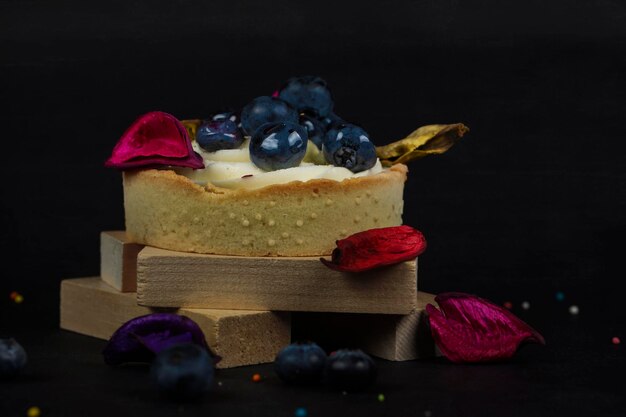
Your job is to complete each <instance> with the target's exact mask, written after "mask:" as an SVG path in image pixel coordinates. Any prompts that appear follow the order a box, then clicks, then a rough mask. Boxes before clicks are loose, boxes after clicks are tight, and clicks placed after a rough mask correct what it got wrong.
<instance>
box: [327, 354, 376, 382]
mask: <svg viewBox="0 0 626 417" xmlns="http://www.w3.org/2000/svg"><path fill="white" fill-rule="evenodd" d="M376 375H377V370H376V363H375V362H374V360H373V359H372V358H371V357H370V356H369V355H367V354H366V353H364V352H363V351H361V350H360V349H356V350H352V349H341V350H338V351H336V352H334V353H332V354H331V355H330V356H329V357H328V360H327V361H326V368H325V377H326V382H327V383H328V384H329V385H331V386H334V387H336V388H340V389H346V390H350V389H352V390H360V389H364V388H366V387H368V386H370V385H371V384H372V383H374V381H375V380H376Z"/></svg>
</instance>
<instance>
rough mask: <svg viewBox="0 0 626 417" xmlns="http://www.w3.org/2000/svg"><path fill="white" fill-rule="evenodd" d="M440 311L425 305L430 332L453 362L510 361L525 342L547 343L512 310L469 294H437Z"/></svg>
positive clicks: (436, 298) (440, 348)
mask: <svg viewBox="0 0 626 417" xmlns="http://www.w3.org/2000/svg"><path fill="white" fill-rule="evenodd" d="M435 301H436V302H437V304H439V308H440V309H441V310H438V309H437V308H436V307H435V306H433V305H432V304H428V305H427V306H426V312H427V313H428V316H429V322H430V327H431V332H432V335H433V338H434V340H435V343H436V344H437V346H438V347H439V350H441V352H442V353H443V355H444V356H445V357H446V358H448V359H449V360H451V361H452V362H457V363H463V362H490V361H498V360H504V359H509V358H511V357H512V356H513V355H514V354H515V352H516V351H517V350H518V348H519V347H520V345H521V344H522V343H539V344H542V345H544V344H545V340H544V338H543V336H541V334H539V332H537V331H536V330H534V329H533V328H532V327H530V326H529V325H528V324H526V323H524V322H523V321H522V320H520V319H519V318H517V317H516V316H515V315H514V314H513V313H511V312H510V311H509V310H507V309H505V308H502V307H500V306H498V305H496V304H494V303H492V302H490V301H487V300H484V299H482V298H479V297H476V296H474V295H470V294H464V293H457V292H449V293H443V294H439V295H437V297H435Z"/></svg>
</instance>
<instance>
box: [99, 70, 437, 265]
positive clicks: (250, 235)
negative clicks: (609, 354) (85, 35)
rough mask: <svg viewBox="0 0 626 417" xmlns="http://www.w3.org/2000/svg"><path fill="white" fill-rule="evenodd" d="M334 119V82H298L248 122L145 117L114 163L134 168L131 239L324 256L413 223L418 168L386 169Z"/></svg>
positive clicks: (249, 108)
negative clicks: (378, 231)
mask: <svg viewBox="0 0 626 417" xmlns="http://www.w3.org/2000/svg"><path fill="white" fill-rule="evenodd" d="M332 109H333V102H332V99H331V96H330V92H329V90H328V88H327V86H326V83H325V82H324V81H323V80H321V79H320V78H319V77H296V78H292V79H290V80H288V81H287V82H286V83H285V85H284V86H283V87H282V88H281V89H280V90H279V91H277V92H276V93H275V94H273V95H272V96H261V97H257V98H255V99H253V100H251V101H250V102H249V103H248V104H247V105H246V106H244V107H243V109H242V110H241V112H240V113H235V112H231V111H221V112H216V113H214V114H213V115H211V116H209V117H207V118H205V119H188V120H182V121H179V120H178V119H176V118H175V117H174V116H172V115H169V114H167V113H162V112H152V113H150V114H147V115H144V116H142V117H140V118H139V119H138V120H137V121H136V122H135V123H134V124H133V125H132V126H131V127H130V128H129V129H128V130H127V132H126V133H125V134H124V135H123V136H122V138H121V139H120V142H118V145H116V148H115V149H114V152H113V154H112V156H111V158H109V160H108V161H107V164H106V165H107V166H110V167H115V168H118V169H121V170H123V186H124V208H125V221H126V232H127V234H128V236H129V238H130V239H131V240H132V241H134V242H136V243H141V244H145V245H150V246H155V247H160V248H163V249H170V250H176V251H183V252H197V253H208V254H219V255H243V256H320V255H329V254H330V253H331V252H332V250H333V249H334V248H335V242H336V241H337V240H339V239H342V238H345V237H347V236H349V235H352V234H354V233H357V232H360V231H364V230H367V229H372V228H380V227H388V226H398V225H401V224H402V210H403V189H404V183H405V181H406V177H407V172H408V169H407V166H406V165H405V164H403V163H394V162H390V161H391V158H390V157H389V156H388V155H387V154H388V153H389V152H387V154H386V156H385V158H386V159H385V160H382V161H381V159H379V158H378V156H377V153H378V149H377V148H376V146H375V145H374V143H373V142H372V141H371V140H370V138H369V135H368V134H367V132H366V131H365V130H364V129H363V128H362V127H360V126H357V125H354V124H352V123H348V122H346V121H344V120H343V119H341V118H340V117H338V116H336V115H335V114H334V113H333V112H332ZM183 126H184V127H183ZM429 134H430V132H429ZM168 141H169V142H170V143H172V144H173V145H172V149H173V151H171V153H170V150H169V145H166V143H167V142H168ZM397 149H401V150H402V152H405V151H406V149H404V148H403V147H397V146H396V147H395V148H394V149H392V150H391V151H392V153H393V151H395V150H397ZM387 150H388V151H389V149H387ZM396 156H397V155H396Z"/></svg>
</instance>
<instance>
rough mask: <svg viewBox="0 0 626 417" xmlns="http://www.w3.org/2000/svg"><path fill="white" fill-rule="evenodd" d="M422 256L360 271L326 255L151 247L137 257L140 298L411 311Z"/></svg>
mask: <svg viewBox="0 0 626 417" xmlns="http://www.w3.org/2000/svg"><path fill="white" fill-rule="evenodd" d="M416 294H417V260H413V261H407V262H403V263H400V264H397V265H392V266H388V267H385V268H381V269H378V270H373V271H368V272H365V273H360V274H347V273H343V272H337V271H333V270H331V269H329V268H328V267H326V266H324V265H323V264H322V263H321V262H320V260H319V257H300V258H288V257H272V258H268V257H245V256H219V255H201V254H192V253H183V252H174V251H169V250H164V249H158V248H154V247H150V246H146V247H145V248H144V249H143V250H142V251H141V252H139V256H138V258H137V302H138V303H139V304H140V305H144V306H152V307H174V306H179V307H197V308H228V309H242V310H247V309H252V310H272V311H320V312H352V313H379V314H408V313H410V312H411V311H413V310H414V309H415V308H416Z"/></svg>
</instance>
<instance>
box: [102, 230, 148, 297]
mask: <svg viewBox="0 0 626 417" xmlns="http://www.w3.org/2000/svg"><path fill="white" fill-rule="evenodd" d="M141 249H143V245H140V244H138V243H132V242H130V241H129V240H128V238H127V237H126V232H124V231H107V232H101V233H100V277H102V280H103V281H104V282H106V283H107V284H109V285H110V286H112V287H113V288H115V289H117V290H119V291H122V292H135V291H137V254H138V253H139V251H140V250H141Z"/></svg>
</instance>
